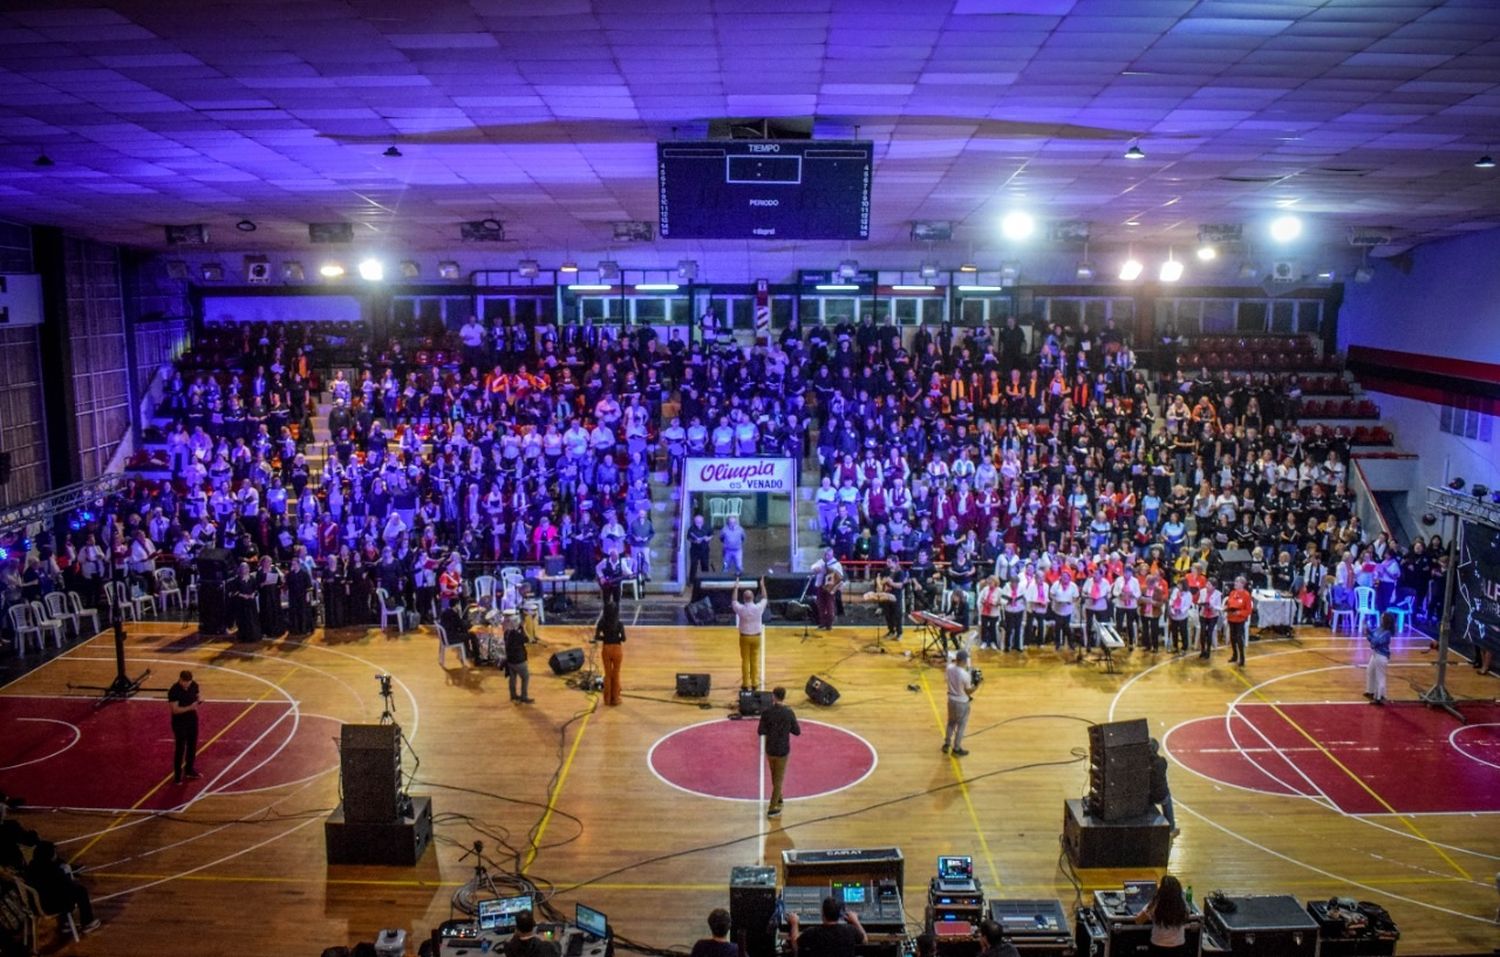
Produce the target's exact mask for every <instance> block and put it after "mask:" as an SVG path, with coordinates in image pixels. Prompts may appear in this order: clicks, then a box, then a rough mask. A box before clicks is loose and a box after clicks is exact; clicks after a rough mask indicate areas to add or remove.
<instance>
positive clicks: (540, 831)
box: [521, 691, 599, 874]
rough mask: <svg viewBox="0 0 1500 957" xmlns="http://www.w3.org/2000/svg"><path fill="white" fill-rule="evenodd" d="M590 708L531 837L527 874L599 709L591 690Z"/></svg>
mask: <svg viewBox="0 0 1500 957" xmlns="http://www.w3.org/2000/svg"><path fill="white" fill-rule="evenodd" d="M588 695H589V709H588V710H587V711H585V712H584V713H583V723H582V724H580V725H579V726H578V733H577V734H575V735H574V736H573V746H572V747H571V748H569V749H568V756H567V758H566V759H564V760H563V766H562V770H561V771H559V772H558V775H557V783H556V784H554V785H553V786H552V793H551V795H549V796H548V798H547V810H546V811H545V812H543V814H542V820H541V821H540V822H539V823H538V824H537V826H536V834H535V835H534V836H533V837H532V838H531V847H529V848H527V850H526V861H525V863H523V864H522V865H521V873H522V874H525V873H526V871H527V869H528V868H530V867H531V862H532V861H534V860H536V856H537V853H538V852H539V851H540V850H541V849H542V835H544V834H546V833H547V825H548V824H550V823H552V812H553V810H554V809H556V807H557V799H558V797H559V796H560V795H561V794H562V789H563V785H564V784H567V783H568V772H569V771H571V770H572V769H573V759H574V758H575V757H577V756H578V745H579V744H580V743H581V742H582V741H583V733H584V732H585V731H587V730H588V729H589V719H590V718H592V717H593V716H594V712H595V711H597V710H599V696H598V694H597V693H596V692H593V691H590V692H589V693H588Z"/></svg>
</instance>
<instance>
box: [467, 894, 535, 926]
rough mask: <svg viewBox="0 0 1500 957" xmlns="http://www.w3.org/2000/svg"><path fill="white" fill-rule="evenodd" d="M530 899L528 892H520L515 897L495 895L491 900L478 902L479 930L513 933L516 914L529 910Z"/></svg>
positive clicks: (530, 907) (530, 906)
mask: <svg viewBox="0 0 1500 957" xmlns="http://www.w3.org/2000/svg"><path fill="white" fill-rule="evenodd" d="M531 909H532V901H531V895H530V894H521V895H518V896H516V897H497V898H495V899H493V900H487V901H480V902H479V929H480V931H492V932H494V933H497V934H510V933H514V932H515V929H516V915H517V914H520V913H521V912H522V911H530V910H531Z"/></svg>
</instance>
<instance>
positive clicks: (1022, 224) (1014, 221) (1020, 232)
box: [1000, 209, 1036, 242]
mask: <svg viewBox="0 0 1500 957" xmlns="http://www.w3.org/2000/svg"><path fill="white" fill-rule="evenodd" d="M1000 232H1001V233H1003V234H1004V235H1005V238H1006V239H1009V240H1012V241H1014V242H1020V241H1021V240H1023V239H1026V238H1027V237H1029V236H1030V235H1031V234H1032V233H1034V232H1036V218H1035V217H1033V216H1032V215H1031V214H1030V213H1028V212H1025V211H1024V210H1019V209H1018V210H1015V211H1013V212H1009V213H1006V214H1005V217H1004V218H1003V219H1001V220H1000Z"/></svg>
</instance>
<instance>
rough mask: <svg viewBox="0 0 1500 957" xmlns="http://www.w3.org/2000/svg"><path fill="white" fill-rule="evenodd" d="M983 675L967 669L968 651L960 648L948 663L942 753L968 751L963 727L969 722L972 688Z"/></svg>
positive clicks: (957, 755) (977, 671) (962, 755)
mask: <svg viewBox="0 0 1500 957" xmlns="http://www.w3.org/2000/svg"><path fill="white" fill-rule="evenodd" d="M982 680H984V676H983V675H981V674H980V673H979V669H977V668H976V669H974V670H973V671H970V670H969V653H968V652H967V651H965V650H963V649H962V648H960V649H959V650H958V653H957V654H955V655H954V656H953V660H952V661H950V662H949V663H948V726H947V728H946V729H944V731H943V753H944V754H952V755H953V756H954V757H956V758H962V757H965V756H967V755H968V753H969V752H967V751H965V750H964V728H965V727H967V726H968V724H969V703H970V701H971V700H972V699H973V697H974V689H975V688H977V687H979V682H980V681H982Z"/></svg>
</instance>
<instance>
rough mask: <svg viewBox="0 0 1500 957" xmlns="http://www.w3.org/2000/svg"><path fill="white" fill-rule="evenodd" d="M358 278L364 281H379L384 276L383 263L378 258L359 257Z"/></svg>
mask: <svg viewBox="0 0 1500 957" xmlns="http://www.w3.org/2000/svg"><path fill="white" fill-rule="evenodd" d="M359 278H361V279H363V280H365V281H366V282H380V281H381V280H382V279H384V278H385V263H383V262H381V261H380V260H378V259H375V258H373V257H372V258H370V259H361V260H360V261H359Z"/></svg>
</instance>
